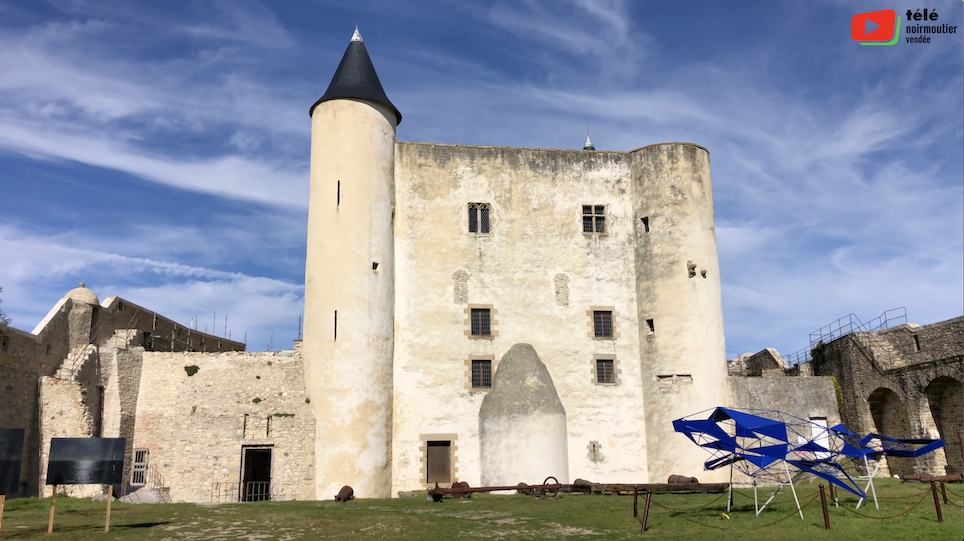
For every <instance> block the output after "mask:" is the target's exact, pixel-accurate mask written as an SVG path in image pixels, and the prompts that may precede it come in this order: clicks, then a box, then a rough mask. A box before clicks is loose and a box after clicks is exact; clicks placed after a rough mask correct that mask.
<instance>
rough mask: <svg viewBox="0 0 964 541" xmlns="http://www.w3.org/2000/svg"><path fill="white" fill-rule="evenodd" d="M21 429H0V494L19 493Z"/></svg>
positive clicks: (21, 460) (21, 457)
mask: <svg viewBox="0 0 964 541" xmlns="http://www.w3.org/2000/svg"><path fill="white" fill-rule="evenodd" d="M21 462H23V429H22V428H0V494H16V493H17V492H20V463H21Z"/></svg>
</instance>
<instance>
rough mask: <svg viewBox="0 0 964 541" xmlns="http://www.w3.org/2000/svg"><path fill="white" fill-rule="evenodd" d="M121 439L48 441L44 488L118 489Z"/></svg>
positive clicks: (120, 474)
mask: <svg viewBox="0 0 964 541" xmlns="http://www.w3.org/2000/svg"><path fill="white" fill-rule="evenodd" d="M123 480H124V438H51V440H50V459H49V461H48V462H47V484H48V485H120V484H123Z"/></svg>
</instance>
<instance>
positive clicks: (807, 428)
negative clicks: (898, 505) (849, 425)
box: [673, 407, 944, 518]
mask: <svg viewBox="0 0 964 541" xmlns="http://www.w3.org/2000/svg"><path fill="white" fill-rule="evenodd" d="M707 411H710V410H707ZM704 414H705V412H700V413H697V414H694V415H690V416H688V417H684V418H682V419H677V420H675V421H673V428H674V429H675V430H676V431H677V432H680V433H682V434H684V435H685V436H686V437H688V438H689V439H690V440H691V441H693V443H695V444H697V445H699V446H700V447H703V448H704V449H706V450H708V451H709V452H710V453H711V456H710V458H709V459H708V460H707V461H706V462H705V463H704V467H705V468H706V469H707V470H715V469H718V468H721V467H724V466H730V467H731V468H734V469H736V470H738V471H741V472H743V473H744V474H746V475H748V476H750V477H753V478H754V479H764V480H769V481H774V482H777V483H780V484H781V488H782V485H787V484H789V485H790V488H791V490H793V479H794V477H796V476H797V475H801V474H803V473H810V474H813V475H816V476H817V477H820V478H821V479H824V480H826V481H828V482H830V483H833V484H834V485H836V486H839V487H840V488H842V489H844V490H847V491H848V492H851V493H853V494H854V495H856V496H858V497H859V498H861V501H862V500H863V499H865V498H866V497H867V493H866V490H867V489H866V488H864V489H862V488H861V487H860V486H859V485H858V484H857V482H856V481H855V479H854V478H853V477H851V476H850V474H848V473H847V471H846V470H845V469H844V467H843V466H842V465H841V464H840V462H839V460H840V457H841V456H844V457H849V458H851V459H860V460H863V462H864V465H865V466H867V468H868V471H869V464H868V462H867V461H868V459H869V460H877V461H879V460H880V459H881V458H882V457H884V456H899V457H918V456H921V455H924V454H926V453H929V452H931V451H933V450H935V449H938V448H940V447H942V446H943V445H944V442H942V441H941V440H928V439H901V438H891V437H888V436H882V435H880V434H868V435H867V436H863V437H861V436H860V435H859V434H856V433H854V432H851V431H849V430H847V429H846V427H844V426H843V425H842V424H841V425H837V426H834V427H832V428H828V427H826V426H824V425H820V424H817V423H814V422H812V421H809V420H807V419H801V418H799V417H795V416H793V415H790V414H787V413H783V412H781V411H776V410H747V411H740V410H735V409H731V408H722V407H720V408H715V409H713V410H711V413H710V414H709V416H707V417H703V415H704ZM791 467H792V468H793V469H794V470H795V471H796V472H797V473H796V475H791V473H790V472H791V470H790V468H791ZM878 467H879V462H878ZM874 473H876V470H874ZM861 479H863V478H861ZM868 479H869V480H870V483H868V485H867V487H868V488H872V487H873V484H872V483H873V481H872V479H873V474H872V473H871V474H870V475H869V477H868ZM874 496H875V500H876V494H875V495H874ZM794 497H796V491H795V490H794ZM771 499H772V497H771ZM798 506H799V503H798ZM764 507H765V505H764ZM758 512H759V511H758ZM801 518H803V515H802V513H801Z"/></svg>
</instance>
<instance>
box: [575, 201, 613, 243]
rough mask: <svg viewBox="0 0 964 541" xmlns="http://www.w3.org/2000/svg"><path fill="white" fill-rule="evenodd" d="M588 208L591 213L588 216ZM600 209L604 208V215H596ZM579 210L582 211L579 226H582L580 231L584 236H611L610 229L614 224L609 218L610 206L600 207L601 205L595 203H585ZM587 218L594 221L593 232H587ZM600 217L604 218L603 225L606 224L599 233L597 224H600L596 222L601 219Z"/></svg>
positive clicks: (603, 205)
mask: <svg viewBox="0 0 964 541" xmlns="http://www.w3.org/2000/svg"><path fill="white" fill-rule="evenodd" d="M587 207H588V208H589V211H590V212H589V213H588V214H587V213H586V208H587ZM599 207H602V214H597V213H596V211H598V210H599ZM579 209H580V211H581V212H580V213H579V217H580V218H581V219H580V220H579V225H580V231H582V234H583V236H586V237H606V236H608V235H609V228H610V226H611V225H612V222H610V220H609V217H610V216H609V205H607V204H602V205H600V204H598V203H593V204H586V203H583V204H582V205H580V207H579ZM587 217H589V218H591V219H592V231H586V218H587ZM599 217H601V218H602V223H603V224H604V225H603V230H602V231H597V230H596V224H597V223H598V222H597V221H596V218H599Z"/></svg>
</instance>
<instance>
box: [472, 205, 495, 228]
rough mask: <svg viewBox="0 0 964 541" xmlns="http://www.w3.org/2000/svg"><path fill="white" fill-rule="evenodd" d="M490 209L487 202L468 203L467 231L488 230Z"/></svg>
mask: <svg viewBox="0 0 964 541" xmlns="http://www.w3.org/2000/svg"><path fill="white" fill-rule="evenodd" d="M490 210H491V206H490V205H489V204H488V203H469V233H488V232H489V211H490Z"/></svg>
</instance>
